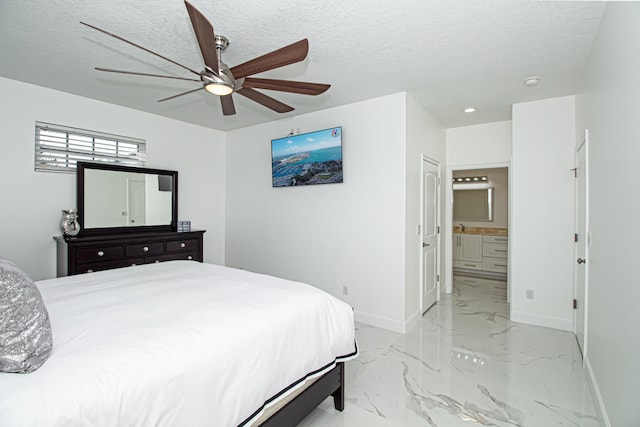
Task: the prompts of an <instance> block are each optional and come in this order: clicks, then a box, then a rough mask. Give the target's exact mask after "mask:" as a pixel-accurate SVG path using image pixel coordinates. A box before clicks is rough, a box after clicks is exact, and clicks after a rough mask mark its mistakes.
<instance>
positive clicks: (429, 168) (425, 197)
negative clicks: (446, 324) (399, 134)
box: [421, 159, 440, 313]
mask: <svg viewBox="0 0 640 427" xmlns="http://www.w3.org/2000/svg"><path fill="white" fill-rule="evenodd" d="M439 171H440V167H439V166H438V165H436V164H434V163H431V162H430V161H428V160H426V159H424V160H423V161H422V226H421V230H422V274H421V276H422V290H421V294H422V312H423V313H424V312H426V311H427V310H428V309H429V308H430V307H431V306H433V305H434V304H435V303H436V301H437V300H438V233H439V227H438V200H439V197H438V194H439V180H438V176H439Z"/></svg>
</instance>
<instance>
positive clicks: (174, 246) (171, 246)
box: [167, 239, 198, 252]
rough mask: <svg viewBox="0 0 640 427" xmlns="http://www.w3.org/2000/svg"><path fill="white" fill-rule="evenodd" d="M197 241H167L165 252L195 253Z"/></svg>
mask: <svg viewBox="0 0 640 427" xmlns="http://www.w3.org/2000/svg"><path fill="white" fill-rule="evenodd" d="M197 250H198V240H197V239H184V240H169V241H168V242H167V252H182V251H197Z"/></svg>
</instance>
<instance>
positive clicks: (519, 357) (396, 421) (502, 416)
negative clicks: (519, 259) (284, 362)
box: [300, 277, 601, 427]
mask: <svg viewBox="0 0 640 427" xmlns="http://www.w3.org/2000/svg"><path fill="white" fill-rule="evenodd" d="M453 285H454V288H453V293H452V294H451V295H443V296H442V298H441V300H440V301H439V302H438V304H436V305H435V306H434V307H432V308H431V309H430V310H429V311H428V312H427V313H426V314H425V315H424V316H423V318H422V321H421V322H420V324H419V325H418V326H416V327H415V328H413V329H412V330H410V331H408V333H406V334H404V335H403V334H397V333H394V332H389V331H385V330H382V329H378V328H375V327H371V326H367V325H362V324H358V325H356V337H357V339H358V345H359V348H360V355H359V357H358V358H357V359H356V360H354V361H350V362H348V363H347V371H346V372H347V373H346V381H347V386H346V395H347V398H346V404H345V406H346V408H345V410H344V411H343V412H339V411H336V410H335V409H333V404H332V401H331V400H330V399H328V400H327V401H325V402H323V404H322V405H321V406H320V407H318V408H317V409H316V410H315V411H314V412H312V413H311V414H310V415H309V416H308V417H307V418H306V419H305V420H304V421H303V422H302V423H301V424H300V425H301V426H304V427H309V426H311V427H320V426H323V427H324V426H328V427H332V426H354V427H359V426H373V427H376V426H380V427H397V426H409V427H411V426H416V427H418V426H431V427H455V426H473V425H478V426H499V427H502V426H505V427H506V426H509V427H511V426H532V427H537V426H545V427H546V426H581V427H591V426H594V427H595V426H600V425H601V423H600V422H599V420H598V419H597V416H596V410H595V406H594V402H593V399H592V396H591V393H590V390H589V387H588V383H587V377H586V374H585V371H584V369H583V368H582V363H581V356H580V351H579V349H578V346H577V344H576V340H575V337H574V336H573V334H571V333H568V332H563V331H557V330H553V329H548V328H541V327H537V326H530V325H524V324H520V323H514V322H511V321H509V320H508V304H507V302H506V282H501V281H496V280H489V279H480V278H473V277H455V278H454V283H453Z"/></svg>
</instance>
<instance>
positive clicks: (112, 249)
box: [76, 245, 124, 264]
mask: <svg viewBox="0 0 640 427" xmlns="http://www.w3.org/2000/svg"><path fill="white" fill-rule="evenodd" d="M122 257H124V247H123V246H120V245H114V246H95V247H91V248H82V249H77V250H76V262H77V263H78V264H84V263H87V262H103V261H108V260H113V259H119V258H122Z"/></svg>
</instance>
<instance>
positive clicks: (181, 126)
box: [0, 78, 225, 280]
mask: <svg viewBox="0 0 640 427" xmlns="http://www.w3.org/2000/svg"><path fill="white" fill-rule="evenodd" d="M0 93H1V94H2V96H1V97H0V128H2V131H3V132H2V137H1V138H0V150H2V153H3V158H2V160H3V162H2V168H0V178H2V208H1V209H0V255H2V256H4V257H7V258H9V259H12V260H13V261H14V262H16V263H17V264H18V265H19V266H21V267H22V268H24V269H25V270H26V271H27V273H28V274H30V275H31V276H32V277H33V278H34V279H35V280H39V279H44V278H51V277H55V274H56V271H55V270H56V268H55V257H56V255H55V245H54V240H53V236H54V235H60V234H61V231H60V228H59V221H60V217H61V215H62V213H61V212H60V210H61V209H65V208H70V207H75V206H76V194H75V193H76V191H75V175H73V174H60V173H47V172H34V170H33V166H34V165H33V163H34V138H35V121H36V120H38V121H44V122H49V123H56V124H61V125H65V126H72V127H77V128H82V129H89V130H95V131H100V132H107V133H113V134H118V135H127V136H131V137H135V138H142V139H146V141H147V165H148V166H149V167H153V168H160V169H171V170H177V171H178V172H179V179H178V186H179V191H178V197H179V216H180V219H190V220H191V221H192V227H193V228H199V229H207V233H205V238H204V240H205V243H204V245H205V247H204V255H205V261H207V262H212V263H224V228H225V217H224V211H225V206H224V203H225V196H224V187H225V185H224V180H225V163H224V156H225V149H224V143H225V134H224V133H222V132H219V131H215V130H212V129H208V128H204V127H200V126H195V125H191V124H187V123H184V122H179V121H175V120H171V119H167V118H164V117H159V116H154V115H151V114H148V113H143V112H140V111H137V110H132V109H128V108H123V107H119V106H116V105H112V104H107V103H104V102H99V101H95V100H92V99H88V98H82V97H79V96H76V95H71V94H68V93H64V92H59V91H55V90H51V89H45V88H42V87H39V86H34V85H29V84H25V83H22V82H17V81H14V80H9V79H5V78H0Z"/></svg>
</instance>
